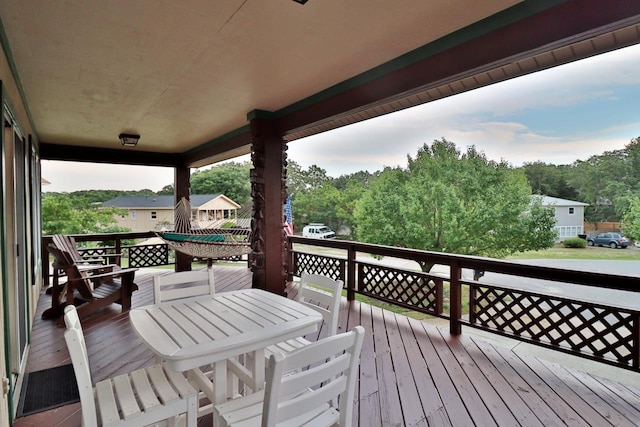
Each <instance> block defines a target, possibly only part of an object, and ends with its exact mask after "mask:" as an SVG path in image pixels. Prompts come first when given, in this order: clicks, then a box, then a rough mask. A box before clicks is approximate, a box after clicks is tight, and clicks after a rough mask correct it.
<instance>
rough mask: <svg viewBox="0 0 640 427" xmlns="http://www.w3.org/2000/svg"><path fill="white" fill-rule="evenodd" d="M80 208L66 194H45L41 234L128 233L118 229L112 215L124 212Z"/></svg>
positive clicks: (109, 209) (108, 209) (125, 229)
mask: <svg viewBox="0 0 640 427" xmlns="http://www.w3.org/2000/svg"><path fill="white" fill-rule="evenodd" d="M83 203H84V202H82V201H81V202H80V203H79V205H80V207H77V205H75V204H74V202H73V199H72V198H71V196H69V195H68V194H51V193H45V194H44V195H43V197H42V233H43V234H49V235H50V234H92V233H111V232H121V231H130V230H129V229H127V228H123V227H119V226H118V225H117V222H116V220H115V218H114V215H118V214H122V213H124V212H126V211H123V210H122V209H116V208H106V209H100V208H99V207H97V206H92V207H82V204H83Z"/></svg>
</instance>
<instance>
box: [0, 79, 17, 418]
mask: <svg viewBox="0 0 640 427" xmlns="http://www.w3.org/2000/svg"><path fill="white" fill-rule="evenodd" d="M0 101H1V103H2V105H4V103H5V99H4V85H3V83H2V82H0ZM4 136H5V133H4V132H2V135H0V156H4V144H5V143H4ZM3 175H4V169H3V162H0V176H3ZM3 188H4V187H3V186H2V185H0V206H1V207H2V209H3V212H6V208H7V206H6V200H5V196H4V190H3ZM6 227H7V225H6V215H2V218H0V245H2V246H1V247H3V248H6V247H7V246H6V241H5V240H6V239H7V234H6ZM0 253H2V252H1V251H0ZM6 261H7V257H6V256H5V255H4V253H3V256H1V257H0V283H2V285H3V286H2V291H1V292H2V304H3V311H4V319H2V323H3V326H2V329H3V333H4V337H5V340H4V348H3V349H2V350H1V351H4V363H5V372H6V374H7V377H8V376H10V375H11V343H10V340H9V339H8V337H10V336H11V331H10V330H9V325H10V324H11V322H9V309H8V306H7V305H8V304H9V286H8V285H7V286H5V285H6V284H7V282H8V281H9V278H8V276H7V262H6ZM14 391H15V390H14V389H13V388H10V389H9V395H8V396H9V398H8V399H7V402H8V406H9V407H8V408H7V409H8V411H9V422H10V423H13V413H14V411H13V393H14Z"/></svg>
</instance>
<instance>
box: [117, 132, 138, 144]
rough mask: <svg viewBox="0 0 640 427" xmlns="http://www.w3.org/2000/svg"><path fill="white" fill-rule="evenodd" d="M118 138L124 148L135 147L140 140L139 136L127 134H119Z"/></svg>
mask: <svg viewBox="0 0 640 427" xmlns="http://www.w3.org/2000/svg"><path fill="white" fill-rule="evenodd" d="M118 138H119V139H120V142H121V143H122V145H124V146H126V147H135V146H136V145H138V140H139V139H140V135H131V134H128V133H121V134H120V135H119V136H118Z"/></svg>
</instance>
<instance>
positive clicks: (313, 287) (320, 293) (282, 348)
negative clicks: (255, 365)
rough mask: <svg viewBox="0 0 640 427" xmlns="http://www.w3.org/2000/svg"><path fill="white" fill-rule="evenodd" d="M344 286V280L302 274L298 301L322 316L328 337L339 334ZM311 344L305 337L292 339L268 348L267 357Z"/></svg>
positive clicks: (297, 296) (266, 350)
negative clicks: (339, 318) (339, 315)
mask: <svg viewBox="0 0 640 427" xmlns="http://www.w3.org/2000/svg"><path fill="white" fill-rule="evenodd" d="M343 286H344V282H343V281H342V280H333V279H331V278H329V277H326V276H322V275H319V274H309V273H302V275H301V276H300V286H299V288H298V294H297V295H296V300H297V301H298V302H301V303H302V304H304V305H306V306H308V307H311V308H313V309H314V310H316V311H318V312H319V313H320V314H322V317H323V319H324V325H325V327H326V328H327V331H326V336H328V337H330V336H332V335H335V334H336V333H337V332H338V314H339V309H340V300H341V298H342V288H343ZM318 304H320V305H318ZM309 344H311V341H309V340H307V339H306V338H304V337H299V338H294V339H290V340H288V341H285V342H281V343H278V344H275V345H272V346H269V347H267V348H266V349H265V357H266V358H267V359H269V357H270V356H271V355H272V354H275V353H284V354H286V353H289V352H291V351H293V350H295V349H298V348H301V347H304V346H306V345H309Z"/></svg>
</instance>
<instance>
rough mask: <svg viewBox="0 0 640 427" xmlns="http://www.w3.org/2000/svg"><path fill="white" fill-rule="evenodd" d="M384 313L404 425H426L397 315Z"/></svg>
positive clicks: (388, 312)
mask: <svg viewBox="0 0 640 427" xmlns="http://www.w3.org/2000/svg"><path fill="white" fill-rule="evenodd" d="M382 313H383V317H384V324H385V330H386V331H387V339H388V340H389V348H390V349H391V360H392V362H393V369H394V371H395V377H396V384H397V385H398V394H399V396H400V406H401V408H402V414H403V419H404V424H405V425H406V426H415V425H421V424H425V425H426V416H425V414H424V412H423V410H421V409H422V408H423V406H422V402H421V401H420V396H419V392H418V390H417V386H416V382H415V380H414V375H413V372H412V370H411V365H410V364H409V359H408V357H409V356H408V354H407V349H406V347H405V346H404V344H403V342H402V336H401V335H400V330H399V327H398V322H397V320H396V315H395V313H392V312H390V311H386V310H385V311H383V312H382ZM413 356H415V354H414V355H413Z"/></svg>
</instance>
